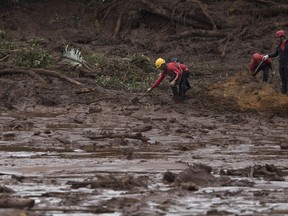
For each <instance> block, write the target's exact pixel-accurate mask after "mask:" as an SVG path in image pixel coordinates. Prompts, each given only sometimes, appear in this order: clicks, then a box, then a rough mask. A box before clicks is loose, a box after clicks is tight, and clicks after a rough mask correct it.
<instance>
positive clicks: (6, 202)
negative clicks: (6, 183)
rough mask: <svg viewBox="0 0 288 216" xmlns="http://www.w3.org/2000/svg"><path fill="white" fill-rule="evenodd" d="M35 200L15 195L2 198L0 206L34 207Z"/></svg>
mask: <svg viewBox="0 0 288 216" xmlns="http://www.w3.org/2000/svg"><path fill="white" fill-rule="evenodd" d="M34 204H35V200H32V199H23V198H15V197H7V198H0V208H32V207H33V206H34Z"/></svg>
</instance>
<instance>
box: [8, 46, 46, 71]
mask: <svg viewBox="0 0 288 216" xmlns="http://www.w3.org/2000/svg"><path fill="white" fill-rule="evenodd" d="M50 61H51V56H50V55H49V54H48V53H47V52H45V51H44V50H42V49H41V50H37V49H34V48H31V49H27V48H22V49H21V51H20V52H19V53H17V55H16V56H15V58H14V60H13V64H14V65H16V66H19V67H27V68H42V67H46V66H47V65H49V63H50Z"/></svg>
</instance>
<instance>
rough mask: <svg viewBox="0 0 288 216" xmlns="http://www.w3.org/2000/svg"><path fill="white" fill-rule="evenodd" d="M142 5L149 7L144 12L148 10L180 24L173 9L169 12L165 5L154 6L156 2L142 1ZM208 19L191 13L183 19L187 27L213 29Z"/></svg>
mask: <svg viewBox="0 0 288 216" xmlns="http://www.w3.org/2000/svg"><path fill="white" fill-rule="evenodd" d="M141 3H142V5H143V6H145V7H147V8H143V10H146V11H147V12H149V13H152V14H156V15H158V16H161V17H164V18H166V19H169V20H172V21H173V22H176V23H177V22H179V19H177V18H176V16H173V14H174V13H173V9H171V10H169V9H167V8H165V7H163V5H157V4H154V2H152V1H148V0H141ZM206 18H207V17H205V18H204V17H203V16H200V17H199V15H198V14H197V15H196V14H191V13H186V14H185V19H184V18H183V20H185V22H184V21H183V24H185V25H189V26H192V27H195V28H199V29H211V23H210V21H208V22H207V21H206Z"/></svg>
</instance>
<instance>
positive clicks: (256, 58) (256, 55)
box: [253, 53, 262, 61]
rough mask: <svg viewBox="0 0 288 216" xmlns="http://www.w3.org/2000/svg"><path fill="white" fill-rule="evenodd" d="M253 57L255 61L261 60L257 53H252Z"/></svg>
mask: <svg viewBox="0 0 288 216" xmlns="http://www.w3.org/2000/svg"><path fill="white" fill-rule="evenodd" d="M253 59H254V60H255V61H261V59H262V58H261V56H260V55H259V53H254V54H253Z"/></svg>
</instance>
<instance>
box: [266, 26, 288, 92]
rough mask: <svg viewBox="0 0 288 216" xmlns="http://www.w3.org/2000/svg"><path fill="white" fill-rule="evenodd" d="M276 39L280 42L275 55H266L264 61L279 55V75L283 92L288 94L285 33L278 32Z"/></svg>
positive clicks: (287, 47) (287, 61) (287, 52)
mask: <svg viewBox="0 0 288 216" xmlns="http://www.w3.org/2000/svg"><path fill="white" fill-rule="evenodd" d="M276 38H277V39H278V40H279V45H278V46H277V48H276V50H275V52H274V53H273V54H269V55H265V56H264V57H263V59H264V60H266V59H268V58H275V57H276V56H278V55H279V75H280V78H281V82H282V89H281V92H282V93H283V94H287V92H288V43H287V42H286V39H285V31H283V30H278V31H277V32H276Z"/></svg>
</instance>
